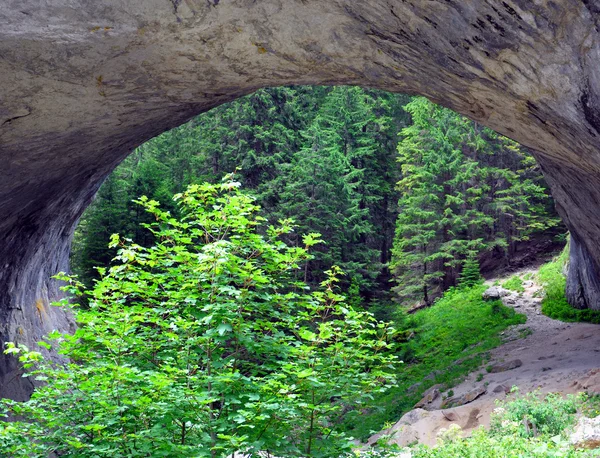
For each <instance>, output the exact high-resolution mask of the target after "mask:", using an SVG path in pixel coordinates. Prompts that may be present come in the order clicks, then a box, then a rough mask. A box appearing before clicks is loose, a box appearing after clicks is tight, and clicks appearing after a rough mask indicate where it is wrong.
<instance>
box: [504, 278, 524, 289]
mask: <svg viewBox="0 0 600 458" xmlns="http://www.w3.org/2000/svg"><path fill="white" fill-rule="evenodd" d="M502 287H503V288H506V289H510V290H511V291H516V292H517V293H522V292H524V291H525V288H524V287H523V279H522V278H521V277H519V276H518V275H513V276H512V277H510V278H509V279H508V280H506V281H505V282H504V283H502Z"/></svg>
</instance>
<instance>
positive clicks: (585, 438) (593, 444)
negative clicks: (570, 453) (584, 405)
mask: <svg viewBox="0 0 600 458" xmlns="http://www.w3.org/2000/svg"><path fill="white" fill-rule="evenodd" d="M569 441H570V442H571V444H573V445H574V446H575V447H577V448H585V449H596V448H600V417H596V418H586V417H581V418H580V419H579V420H578V421H577V425H576V426H575V431H574V432H573V434H571V436H570V437H569Z"/></svg>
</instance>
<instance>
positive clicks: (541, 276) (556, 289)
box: [537, 245, 600, 324]
mask: <svg viewBox="0 0 600 458" xmlns="http://www.w3.org/2000/svg"><path fill="white" fill-rule="evenodd" d="M568 250H569V246H568V245H567V246H566V247H565V249H564V250H563V252H562V253H561V255H560V256H558V257H557V258H555V259H553V260H552V261H551V262H549V263H547V264H544V265H543V266H541V267H540V269H539V271H538V274H537V278H538V281H539V283H540V284H542V285H543V289H544V297H543V299H542V313H543V314H544V315H546V316H549V317H550V318H554V319H555V320H561V321H566V322H575V321H584V322H589V323H595V324H600V311H598V310H591V309H584V310H579V309H576V308H573V307H571V306H570V305H569V303H568V302H567V298H566V296H565V290H566V285H567V280H566V278H565V276H564V274H563V269H564V266H565V263H566V262H567V259H568V252H569V251H568Z"/></svg>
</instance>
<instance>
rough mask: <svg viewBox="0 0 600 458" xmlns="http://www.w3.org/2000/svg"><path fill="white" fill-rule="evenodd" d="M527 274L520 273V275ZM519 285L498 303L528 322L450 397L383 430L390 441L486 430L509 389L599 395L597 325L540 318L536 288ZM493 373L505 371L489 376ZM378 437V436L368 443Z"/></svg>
mask: <svg viewBox="0 0 600 458" xmlns="http://www.w3.org/2000/svg"><path fill="white" fill-rule="evenodd" d="M527 272H528V271H522V272H519V275H521V276H524V275H526V274H527ZM531 272H533V273H535V271H531ZM523 286H524V287H525V292H524V293H522V294H520V295H519V294H517V293H511V294H509V295H507V296H504V297H503V298H502V301H503V303H504V304H505V305H507V306H509V307H514V308H515V310H516V311H517V312H519V313H524V314H525V315H526V316H527V322H526V323H525V324H522V325H518V326H514V327H513V328H510V329H507V330H506V331H504V332H503V338H504V339H505V343H504V344H502V345H501V346H499V347H498V348H496V349H494V350H492V352H491V359H490V361H489V363H487V364H486V366H485V367H482V368H480V370H478V371H476V372H473V373H471V374H470V375H469V376H468V377H467V378H466V380H465V381H464V382H462V383H461V384H460V385H458V386H456V387H454V388H453V389H452V393H450V394H448V391H444V392H442V393H440V395H438V396H436V395H435V393H433V397H435V399H434V400H433V401H432V402H430V403H428V404H426V405H424V409H415V410H412V411H411V412H409V413H407V414H406V415H404V416H403V417H402V419H401V420H400V421H399V422H398V423H397V424H396V425H394V426H393V427H392V428H390V429H389V430H387V431H385V432H384V433H385V434H388V435H389V436H391V442H395V443H397V444H398V445H401V446H405V445H408V444H411V443H415V442H420V443H424V444H428V445H434V444H435V442H436V437H437V434H438V432H439V430H440V429H441V428H448V426H450V424H452V423H455V424H458V425H459V426H461V428H462V429H463V430H464V431H465V433H466V434H468V433H470V432H471V431H472V430H473V429H474V428H477V427H479V426H480V425H485V426H489V421H490V413H491V412H492V411H493V410H494V408H495V402H494V401H495V400H496V399H504V398H505V397H506V392H507V391H508V390H510V388H511V387H513V386H517V387H518V388H519V391H520V392H521V393H526V392H529V391H534V390H536V389H539V390H540V391H541V392H543V393H544V392H561V393H565V394H567V393H576V392H578V391H585V388H588V390H589V391H596V392H600V369H599V368H600V325H593V324H586V323H563V322H561V321H556V320H553V319H551V318H548V317H546V316H544V315H542V314H541V310H540V302H541V299H540V298H539V297H537V296H538V295H539V290H540V286H539V285H536V284H535V283H534V282H533V281H531V280H529V281H525V282H524V285H523ZM511 367H512V368H511ZM492 368H494V369H493V370H501V369H505V370H502V371H499V372H495V373H489V372H488V370H489V369H492ZM507 368H509V369H507ZM595 370H597V371H595ZM596 372H597V373H596ZM465 396H466V397H467V398H468V397H470V398H473V397H476V398H475V400H474V401H472V402H469V403H467V404H464V405H461V406H458V407H454V408H449V409H444V410H440V406H441V404H442V402H443V398H445V397H452V398H454V399H457V398H460V397H465ZM430 397H432V396H431V395H430ZM425 409H427V410H425ZM379 437H381V434H378V435H376V436H374V437H373V438H372V440H371V441H373V440H377V439H378V438H379ZM371 441H369V442H371Z"/></svg>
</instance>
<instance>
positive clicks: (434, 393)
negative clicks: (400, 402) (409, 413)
mask: <svg viewBox="0 0 600 458" xmlns="http://www.w3.org/2000/svg"><path fill="white" fill-rule="evenodd" d="M441 388H442V385H440V384H439V383H438V384H436V385H433V386H432V387H431V388H429V389H427V390H426V391H425V392H424V393H423V397H422V398H421V400H420V401H419V402H417V403H416V404H415V409H418V408H421V407H425V406H426V405H428V404H431V403H432V402H433V401H435V400H436V399H437V398H438V397H439V395H440V389H441Z"/></svg>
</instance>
